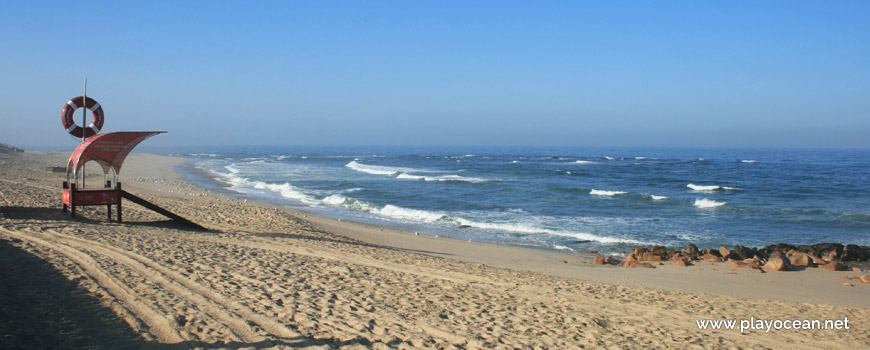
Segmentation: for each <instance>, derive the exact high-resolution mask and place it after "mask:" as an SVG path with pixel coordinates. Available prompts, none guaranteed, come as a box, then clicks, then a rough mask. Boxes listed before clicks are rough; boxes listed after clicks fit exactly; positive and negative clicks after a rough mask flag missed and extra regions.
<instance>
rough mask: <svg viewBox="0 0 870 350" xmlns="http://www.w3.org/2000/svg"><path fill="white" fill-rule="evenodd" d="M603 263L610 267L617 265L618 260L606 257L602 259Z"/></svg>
mask: <svg viewBox="0 0 870 350" xmlns="http://www.w3.org/2000/svg"><path fill="white" fill-rule="evenodd" d="M604 263H605V264H610V265H618V264H619V260H618V259H616V258H614V257H612V256H608V257H606V258H604Z"/></svg>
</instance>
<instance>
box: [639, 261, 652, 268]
mask: <svg viewBox="0 0 870 350" xmlns="http://www.w3.org/2000/svg"><path fill="white" fill-rule="evenodd" d="M637 266H641V267H646V268H650V269H654V268H656V267H655V266H653V264H650V263H648V262H640V263H637Z"/></svg>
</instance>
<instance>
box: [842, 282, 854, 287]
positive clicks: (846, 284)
mask: <svg viewBox="0 0 870 350" xmlns="http://www.w3.org/2000/svg"><path fill="white" fill-rule="evenodd" d="M854 286H855V285H854V284H851V283H849V282H846V283H843V287H854Z"/></svg>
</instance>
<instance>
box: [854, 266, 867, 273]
mask: <svg viewBox="0 0 870 350" xmlns="http://www.w3.org/2000/svg"><path fill="white" fill-rule="evenodd" d="M852 271H855V272H864V270H863V269H862V268H861V266H852Z"/></svg>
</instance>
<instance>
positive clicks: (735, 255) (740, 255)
mask: <svg viewBox="0 0 870 350" xmlns="http://www.w3.org/2000/svg"><path fill="white" fill-rule="evenodd" d="M719 249H720V250H721V249H722V248H719ZM723 256H724V255H723ZM753 256H755V252H753V251H752V250H751V249H749V248H746V247H744V246H742V245H736V246H734V249H733V250H731V254H728V258H730V259H735V260H745V259H746V258H751V257H753Z"/></svg>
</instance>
